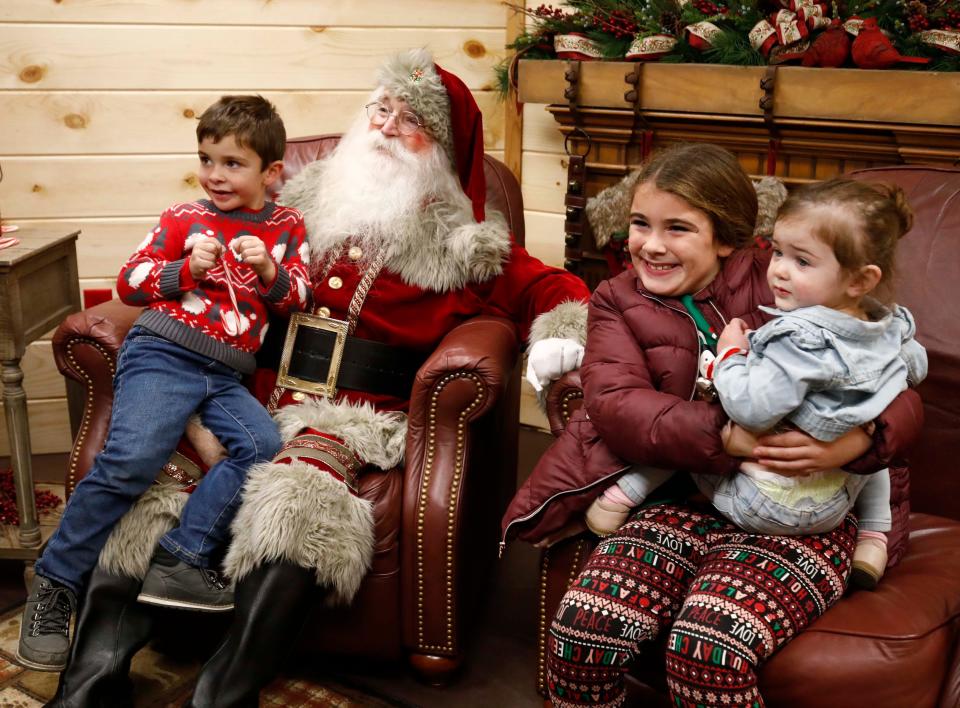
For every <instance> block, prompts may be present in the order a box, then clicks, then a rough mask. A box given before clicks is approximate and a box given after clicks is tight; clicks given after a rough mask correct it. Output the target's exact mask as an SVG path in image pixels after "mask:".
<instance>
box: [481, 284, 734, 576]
mask: <svg viewBox="0 0 960 708" xmlns="http://www.w3.org/2000/svg"><path fill="white" fill-rule="evenodd" d="M640 294H641V295H642V296H643V297H645V298H647V299H648V300H653V301H654V302H658V303H660V304H661V305H663V306H664V307H666V308H667V309H669V310H673V311H674V312H679V313H680V314H681V315H684V316H685V317H686V318H687V319H688V320H690V323H691V324H692V325H693V331H694V334H697V360H699V359H700V355H701V354H702V353H703V343H702V342H701V341H700V336H699V334H698V332H699V330H698V329H697V323H696V321H695V320H694V319H693V315H691V314H690V313H689V312H687V311H686V310H681V309H679V308H676V307H674V306H673V305H668V304H667V303H665V302H664V301H663V300H661V299H660V298H657V297H654V296H653V295H648V294H646V293H643V292H642V293H640ZM707 302H709V303H710V307H712V308H713V311H714V312H716V313H717V317H719V318H720V321H721V322H723V323H724V324H726V323H727V319H726V318H725V317H724V316H723V314H722V313H721V312H720V310H718V309H717V306H716V305H714V304H713V300H707ZM696 393H697V381H696V379H694V381H693V389H691V391H690V397H689V398H688V399H687V400H689V401H692V400H693V398H694V396H695V395H696ZM630 467H631V465H627V466H626V467H623V468H622V469H619V470H617V471H616V472H612V473H610V474H608V475H607V476H606V477H602V478H601V479H598V480H596V481H594V482H591V483H590V484H588V485H586V486H583V487H578V488H577V489H565V490H564V491H562V492H557V493H556V494H554V495H553V496H551V497H549V498H547V499H546V501H544V502H543V503H542V504H540V506H538V507H537V508H536V509H534V510H533V511H531V512H530V513H529V514H526V515H525V516H521V517H519V518H517V519H514V520H513V521H511V522H510V523H509V524H507V528H505V529H504V530H503V535H502V536H501V538H500V549H499V551H498V553H497V558H502V557H503V550H504V549H505V548H506V547H507V534H508V533H509V532H510V527H511V526H513V525H514V524H519V523H523V522H524V521H529V520H530V519H532V518H533V517H534V516H536V515H537V514H539V513H540V512H541V511H543V509H544V507H546V506H547V504H549V503H550V502H552V501H553V500H554V499H556V498H557V497H562V496H564V495H565V494H576V493H577V492H584V491H586V490H588V489H590V487H593V486H594V485H597V484H600V483H601V482H603V481H605V480H608V479H610V478H611V477H615V476H617V475H619V474H622V473H623V472H625V471H626V470H628V469H630Z"/></svg>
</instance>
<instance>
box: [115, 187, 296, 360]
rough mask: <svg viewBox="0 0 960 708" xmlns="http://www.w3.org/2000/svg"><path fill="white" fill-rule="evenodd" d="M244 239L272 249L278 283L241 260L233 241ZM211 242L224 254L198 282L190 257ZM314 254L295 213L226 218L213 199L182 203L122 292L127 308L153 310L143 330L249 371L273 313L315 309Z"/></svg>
mask: <svg viewBox="0 0 960 708" xmlns="http://www.w3.org/2000/svg"><path fill="white" fill-rule="evenodd" d="M241 236H256V237H257V238H259V239H260V240H261V241H263V243H264V244H265V245H266V247H267V250H268V251H269V252H270V254H271V256H272V258H273V260H274V263H275V264H276V267H277V275H276V278H274V280H273V282H272V283H269V284H264V283H262V282H261V281H260V278H259V276H258V275H257V274H256V273H255V272H254V270H253V268H252V267H250V266H249V265H248V264H246V263H243V262H241V261H238V260H237V258H236V254H235V253H234V251H233V249H232V248H230V243H231V242H232V241H233V240H234V239H236V238H239V237H241ZM205 238H215V239H217V241H219V242H220V244H221V245H223V246H224V247H225V250H224V252H223V256H222V257H221V258H220V260H219V261H218V262H217V264H216V265H215V266H214V267H213V268H211V269H210V270H209V271H207V273H206V275H205V276H204V277H203V279H202V280H200V281H199V282H198V281H195V280H194V279H193V276H192V275H191V274H190V266H189V260H190V252H191V251H192V250H193V246H194V245H195V244H196V243H197V242H198V241H200V240H201V239H205ZM308 248H309V247H308V246H307V243H306V232H305V231H304V227H303V218H302V216H301V215H300V212H299V211H297V210H296V209H292V208H290V207H283V206H279V205H277V204H274V203H272V202H267V204H266V205H265V206H264V207H263V208H262V209H261V210H259V211H256V212H253V211H248V210H244V209H237V210H234V211H231V212H223V211H220V210H219V209H217V208H216V207H215V206H214V205H213V204H212V203H211V202H210V201H209V200H206V199H204V200H200V201H197V202H192V203H188V204H177V205H176V206H173V207H171V208H170V209H167V210H166V211H165V212H163V214H162V215H161V216H160V223H159V224H158V225H157V226H156V227H155V228H154V229H152V230H151V231H150V232H149V233H148V234H147V237H146V238H145V239H144V240H143V242H142V243H141V244H140V245H139V246H138V247H137V250H136V251H135V252H134V254H133V255H132V256H130V258H129V259H128V260H127V262H126V263H124V265H123V267H122V268H121V269H120V275H119V276H118V278H117V293H118V294H119V295H120V299H121V300H123V302H125V303H127V304H128V305H146V306H147V309H146V310H145V311H144V313H143V314H142V315H141V316H140V318H139V319H138V320H137V324H140V325H142V326H144V327H146V328H147V329H149V330H151V331H153V332H156V333H157V334H159V335H161V336H163V337H166V338H167V339H170V340H171V341H174V342H176V343H178V344H180V345H181V346H183V347H185V348H186V349H189V350H191V351H195V352H198V353H200V354H204V355H206V356H210V357H212V358H214V359H217V360H218V361H221V362H223V363H224V364H227V365H228V366H231V367H233V368H235V369H237V370H238V371H241V372H243V373H250V372H252V371H253V370H254V368H255V363H254V357H253V354H254V352H256V351H257V349H259V348H260V345H261V344H262V343H263V339H264V337H265V336H266V333H267V327H268V318H267V310H268V308H269V309H270V310H272V311H274V312H276V313H277V314H280V315H286V314H289V313H290V312H293V311H295V310H304V309H309V305H310V301H311V288H310V284H309V278H308V276H307V269H306V266H305V265H304V264H305V263H306V262H308V261H309V256H308ZM231 291H232V295H231Z"/></svg>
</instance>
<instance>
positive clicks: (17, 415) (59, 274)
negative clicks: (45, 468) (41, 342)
mask: <svg viewBox="0 0 960 708" xmlns="http://www.w3.org/2000/svg"><path fill="white" fill-rule="evenodd" d="M79 234H80V232H79V231H72V232H69V233H67V234H64V232H63V231H58V230H54V229H50V228H43V227H37V228H34V227H29V226H28V227H21V228H20V230H19V231H17V232H15V233H14V234H12V235H14V236H16V237H17V238H19V239H20V244H19V245H17V246H13V247H11V248H6V249H4V250H2V251H0V365H2V367H3V408H4V413H5V415H6V421H7V435H8V437H9V438H10V458H11V462H12V464H13V478H14V485H15V487H16V494H17V511H18V512H19V514H20V530H19V533H18V540H19V542H20V548H0V557H6V558H23V559H25V560H29V559H31V558H36V557H37V555H38V552H39V549H40V546H41V538H40V526H39V525H38V523H37V506H36V501H35V499H34V496H33V466H32V463H31V459H30V451H31V448H30V426H29V422H28V420H27V396H26V394H25V393H24V391H23V386H22V385H21V382H22V381H23V371H22V370H21V369H20V359H21V358H23V354H24V351H25V350H26V348H27V345H28V344H30V342H32V341H33V340H35V339H37V338H38V337H40V336H41V335H43V334H44V333H46V332H49V331H50V330H51V329H53V328H54V327H55V326H56V325H57V324H59V323H60V321H61V320H62V319H63V318H64V317H66V316H67V315H69V314H70V313H72V312H77V311H79V310H80V287H79V281H78V278H77V248H76V241H77V236H79Z"/></svg>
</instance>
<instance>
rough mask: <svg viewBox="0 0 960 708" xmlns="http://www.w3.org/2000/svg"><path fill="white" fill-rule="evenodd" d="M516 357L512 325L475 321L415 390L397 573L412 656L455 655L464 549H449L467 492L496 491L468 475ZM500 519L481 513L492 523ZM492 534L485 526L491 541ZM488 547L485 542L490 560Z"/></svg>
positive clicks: (424, 372) (438, 354)
mask: <svg viewBox="0 0 960 708" xmlns="http://www.w3.org/2000/svg"><path fill="white" fill-rule="evenodd" d="M518 355H519V343H518V340H517V334H516V329H515V327H514V325H513V324H512V323H511V322H509V321H507V320H503V319H499V318H494V317H477V318H474V319H472V320H469V321H467V322H465V323H463V324H462V325H460V326H459V327H456V328H455V329H454V330H452V331H451V332H450V333H449V334H448V335H447V336H446V337H445V338H444V339H443V341H442V342H441V343H440V346H439V347H438V348H437V350H436V351H435V352H434V353H433V355H432V356H431V357H430V358H429V359H428V360H427V361H426V362H425V363H424V365H423V366H422V367H421V368H420V371H419V373H418V374H417V378H416V381H415V382H414V386H413V392H412V395H411V398H410V410H409V418H408V423H407V447H406V463H405V464H406V473H405V475H404V481H403V485H404V489H403V520H402V534H403V536H402V544H401V554H402V560H401V564H400V565H401V568H402V573H403V575H402V577H401V588H402V593H401V602H402V603H403V608H404V610H403V611H402V612H401V617H403V618H404V627H403V635H404V644H405V645H406V646H407V647H408V649H410V650H413V651H414V652H418V653H423V654H429V655H448V656H449V655H452V654H456V653H457V650H458V646H459V638H458V636H457V626H458V624H457V617H458V614H459V608H457V607H456V606H455V603H456V598H457V596H458V591H459V590H461V589H462V588H460V585H459V583H458V575H459V570H460V565H461V560H460V553H459V551H460V550H462V549H459V548H458V547H457V544H456V542H455V539H457V538H458V537H459V536H461V535H463V534H458V533H457V529H458V527H460V526H461V525H462V524H464V519H463V516H465V515H466V514H465V513H464V508H465V507H466V506H467V502H466V500H465V497H464V491H465V490H471V495H472V496H477V494H476V492H481V490H480V489H477V487H479V486H484V485H485V484H488V485H491V486H492V485H494V484H495V481H494V480H493V479H490V478H489V476H488V477H487V479H486V480H484V479H483V478H482V477H483V475H484V474H487V475H490V472H491V471H490V470H485V469H478V470H474V471H472V472H471V471H470V470H469V466H470V465H469V460H470V458H471V454H470V453H471V438H472V435H473V430H472V426H471V424H472V423H474V422H475V421H477V420H478V419H480V418H481V417H482V416H484V415H485V414H487V413H488V412H490V411H491V410H492V409H493V408H494V407H495V406H496V405H497V404H498V402H500V401H501V399H502V398H504V396H505V392H506V391H507V390H508V389H509V388H510V385H511V382H512V378H513V375H514V372H515V369H516V362H517V358H518ZM485 444H489V443H486V442H485ZM468 478H469V479H468ZM480 496H484V495H483V494H482V493H481V494H480ZM487 506H495V505H493V504H491V505H487ZM499 511H500V510H498V509H495V508H494V509H486V512H487V513H488V515H491V516H493V517H496V516H498V512H499ZM494 529H495V527H494V526H491V532H493V533H495V531H494ZM480 531H482V530H481V529H478V532H480ZM494 541H495V538H494V537H493V536H491V540H490V550H491V556H493V555H494V552H495V547H496V543H495V542H494ZM464 555H469V554H467V553H465V554H464ZM475 561H476V559H471V558H466V559H464V560H463V561H462V562H463V563H464V564H470V563H475Z"/></svg>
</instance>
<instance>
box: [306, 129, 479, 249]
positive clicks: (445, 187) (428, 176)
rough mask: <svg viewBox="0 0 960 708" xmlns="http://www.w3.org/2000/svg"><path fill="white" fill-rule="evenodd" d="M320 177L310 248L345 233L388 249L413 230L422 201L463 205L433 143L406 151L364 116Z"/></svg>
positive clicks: (455, 182) (446, 164) (457, 207)
mask: <svg viewBox="0 0 960 708" xmlns="http://www.w3.org/2000/svg"><path fill="white" fill-rule="evenodd" d="M324 177H325V179H324V183H323V184H321V185H320V188H319V189H318V207H319V208H318V210H317V214H318V218H317V220H316V222H315V223H314V224H313V225H312V228H311V231H310V245H311V249H312V250H313V252H314V253H324V252H327V251H328V250H329V249H330V248H331V247H334V246H335V245H336V244H338V243H341V242H343V241H344V240H345V239H347V238H350V239H351V242H352V243H357V244H358V245H360V246H361V247H363V246H366V248H364V249H363V250H364V251H368V249H369V248H370V247H372V246H376V245H380V244H385V245H387V246H388V248H389V245H390V244H391V242H395V241H398V240H399V241H402V240H404V239H405V238H406V237H407V236H409V235H410V234H411V233H412V232H415V231H416V229H417V226H418V222H419V220H420V216H421V214H422V210H423V205H424V204H425V203H427V202H430V201H437V200H439V201H442V202H445V203H450V204H451V206H455V210H456V211H459V210H461V209H462V208H464V206H465V205H466V206H469V200H467V198H466V195H464V193H463V191H462V190H461V188H460V183H459V181H458V179H457V177H456V176H455V175H454V173H453V170H452V169H451V165H450V160H449V158H448V157H447V155H446V153H445V152H444V150H443V148H442V147H441V146H440V145H439V144H437V143H432V144H430V145H429V146H427V148H426V149H425V150H423V151H421V152H418V153H412V152H410V151H408V150H407V149H406V147H405V146H404V145H403V143H402V142H401V139H400V138H397V137H394V138H388V137H385V136H384V135H382V134H381V132H380V131H379V130H370V129H369V122H368V121H367V120H366V118H365V117H362V118H361V119H358V121H357V122H356V123H354V125H353V126H352V127H351V128H350V130H349V131H348V132H347V133H346V134H345V135H344V136H343V138H342V139H341V140H340V143H339V145H337V147H336V149H335V150H334V152H333V153H332V154H331V156H330V157H329V158H328V160H327V168H326V169H325V170H324ZM370 250H372V249H370Z"/></svg>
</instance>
